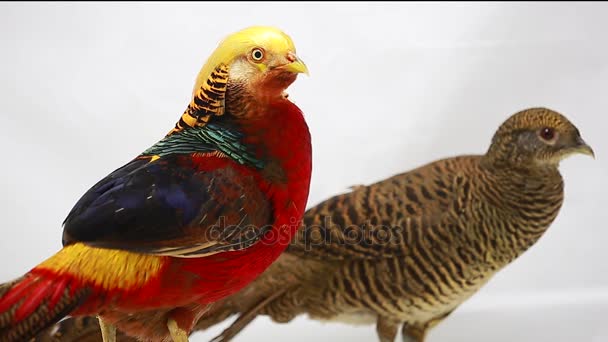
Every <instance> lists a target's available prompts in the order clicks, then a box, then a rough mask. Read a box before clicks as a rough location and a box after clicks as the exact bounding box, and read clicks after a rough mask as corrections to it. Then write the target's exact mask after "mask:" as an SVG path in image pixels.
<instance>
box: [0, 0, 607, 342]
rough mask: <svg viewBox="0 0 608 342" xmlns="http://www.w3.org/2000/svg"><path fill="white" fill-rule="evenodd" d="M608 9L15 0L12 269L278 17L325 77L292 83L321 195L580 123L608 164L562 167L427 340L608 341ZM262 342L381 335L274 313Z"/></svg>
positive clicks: (3, 38)
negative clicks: (550, 204) (508, 131)
mask: <svg viewBox="0 0 608 342" xmlns="http://www.w3.org/2000/svg"><path fill="white" fill-rule="evenodd" d="M607 18H608V5H607V4H574V3H563V4H557V3H553V4H540V3H527V4H525V3H519V4H506V3H500V4H499V3H496V4H489V3H486V4H456V3H451V4H416V3H410V4H405V3H402V4H387V3H385V4H380V3H378V4H373V5H372V4H317V3H307V4H268V3H258V4H244V3H240V4H204V3H200V4H134V3H131V4H92V3H88V4H40V3H38V4H15V3H12V4H11V3H3V4H0V127H1V128H2V133H1V134H0V151H1V158H2V159H1V163H2V164H1V167H0V189H1V190H0V215H1V216H0V217H1V219H2V220H1V222H2V228H1V229H2V231H1V232H2V234H1V237H0V260H2V261H1V267H0V279H1V280H9V279H12V278H14V277H16V276H18V275H20V274H22V273H23V272H25V271H27V270H29V269H30V268H31V267H33V266H35V265H36V264H37V263H38V262H40V261H42V260H43V259H45V258H46V257H48V256H50V255H51V254H52V253H54V252H55V251H57V250H58V249H59V248H60V246H61V222H62V221H63V219H64V218H65V216H66V215H67V213H68V212H69V210H70V209H71V208H72V205H73V204H74V203H75V202H76V201H77V200H78V199H79V198H80V196H81V195H82V194H83V193H84V192H85V191H86V190H87V189H89V187H90V186H92V185H93V184H94V183H95V182H97V181H98V180H99V179H101V178H102V177H104V176H105V175H107V174H108V173H109V172H111V171H113V170H114V169H116V168H117V167H119V166H121V165H123V164H124V163H126V162H127V161H129V160H130V159H131V158H133V157H134V156H136V155H137V154H139V153H140V152H142V151H143V150H145V149H146V148H147V147H149V146H150V145H151V144H153V143H154V142H156V141H157V140H158V139H160V138H161V137H162V136H163V135H164V134H165V133H166V132H167V131H168V130H169V129H170V128H171V127H172V126H173V125H174V123H175V121H176V120H177V119H178V117H179V115H180V114H181V113H182V111H183V109H184V108H185V106H186V105H187V103H188V100H189V96H190V92H191V88H192V85H193V82H194V78H195V76H196V74H197V72H198V71H199V69H200V67H201V65H202V63H204V61H205V59H206V58H207V56H208V55H209V54H210V53H211V51H212V50H213V49H214V48H215V46H216V44H217V42H218V41H219V40H220V39H221V38H223V37H224V36H225V35H227V34H228V33H230V32H233V31H236V30H239V29H241V28H244V27H246V26H250V25H254V24H263V25H276V26H279V27H280V28H282V29H283V30H285V31H286V32H287V33H288V34H290V35H291V36H292V38H293V39H294V41H295V43H296V46H297V48H298V54H299V55H300V57H301V58H302V59H303V60H304V61H305V62H306V63H307V65H308V66H309V68H310V71H311V76H310V77H305V76H304V77H300V78H299V79H298V80H297V81H296V83H295V84H294V85H293V86H292V87H291V88H290V91H289V92H290V95H291V99H293V100H294V101H295V102H296V103H297V104H298V105H299V106H300V107H301V108H302V109H303V111H304V112H305V114H306V118H307V121H308V123H309V125H310V130H311V133H312V136H313V144H314V172H313V179H312V187H311V193H310V201H309V206H312V205H315V204H316V203H319V202H320V201H322V200H323V199H326V198H328V197H329V196H331V195H333V194H336V193H339V192H342V191H345V190H346V189H347V187H348V186H350V185H353V184H368V183H371V182H374V181H377V180H380V179H383V178H386V177H388V176H391V175H393V174H395V173H397V172H402V171H405V170H408V169H410V168H413V167H415V166H418V165H420V164H422V163H426V162H429V161H432V160H434V159H437V158H441V157H445V156H450V155H454V154H464V153H483V152H485V150H486V148H487V146H488V144H489V141H490V138H491V136H492V134H493V133H494V130H495V129H496V128H497V127H498V125H499V124H500V123H502V121H503V120H504V119H506V118H507V117H508V116H509V115H510V114H512V113H514V112H516V111H519V110H521V109H524V108H527V107H530V106H547V107H549V108H552V109H554V110H557V111H560V112H562V113H564V114H565V115H566V116H568V117H569V118H570V119H571V120H572V121H573V122H574V123H575V124H576V125H577V126H578V127H579V129H580V130H581V132H582V135H583V137H584V138H585V139H586V140H587V142H588V143H589V144H590V145H592V146H593V147H594V149H595V151H596V156H597V159H596V160H593V159H591V158H587V157H584V156H575V157H572V158H571V159H569V160H566V161H565V162H564V163H563V164H562V167H561V170H562V173H563V175H564V178H565V181H566V200H565V203H564V206H563V208H562V211H561V213H560V215H559V217H558V219H557V220H556V222H555V223H554V225H553V226H552V227H551V229H550V230H549V231H548V232H547V234H546V235H545V236H544V237H543V238H542V239H541V241H540V242H538V243H537V244H536V245H535V246H534V247H533V248H532V249H531V250H530V251H529V252H527V253H525V254H524V255H523V256H522V257H520V258H519V259H518V260H516V261H515V262H514V263H513V264H511V265H510V266H508V267H507V268H506V269H504V271H502V272H501V273H499V274H498V275H497V276H496V277H495V278H494V279H493V280H492V281H491V282H490V283H489V284H488V285H487V286H486V287H485V288H484V289H483V290H482V291H480V292H479V293H478V294H477V295H475V296H474V297H473V298H472V299H471V300H470V301H468V302H467V303H465V304H464V305H463V306H462V307H461V308H460V309H459V310H457V311H456V313H455V314H454V315H453V316H452V317H450V318H449V319H448V320H446V321H445V322H444V323H442V324H441V325H440V326H439V327H438V328H437V329H436V330H434V331H432V333H431V335H430V338H429V341H430V342H433V341H554V342H558V341H568V342H572V341H594V342H599V341H608V326H606V325H605V324H606V322H605V318H606V317H608V263H607V259H608V248H607V247H606V246H607V243H608V230H607V228H608V227H606V223H607V222H608V214H607V212H608V210H607V209H606V189H607V184H608V180H607V179H608V178H607V177H606V176H607V174H608V162H607V160H608V155H607V154H606V151H607V150H608V138H607V137H606V134H607V129H608V125H607V123H608V120H607V119H606V115H607V113H606V110H607V108H608V38H607V36H606V34H607V33H608V20H607ZM216 332H218V329H214V330H213V331H212V332H207V333H205V334H197V335H195V337H194V338H193V339H192V340H193V341H205V340H208V339H209V338H210V337H211V336H213V335H214V333H216ZM261 338H264V339H266V340H277V341H280V340H286V339H289V340H290V341H309V340H313V339H314V340H316V341H332V340H335V339H340V340H341V339H348V340H350V341H374V340H375V331H374V328H373V327H372V326H364V327H356V328H353V327H350V326H347V325H342V324H321V323H317V322H313V321H310V320H309V319H308V318H306V317H300V318H298V319H296V320H295V321H293V322H292V323H290V324H288V325H279V324H274V323H271V322H270V321H269V320H268V319H266V318H259V319H258V320H256V321H255V322H254V324H253V325H251V326H250V327H249V328H248V329H246V330H245V331H244V332H243V333H242V334H241V335H239V336H238V337H237V341H257V340H260V339H261Z"/></svg>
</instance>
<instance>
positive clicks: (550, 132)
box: [540, 127, 555, 141]
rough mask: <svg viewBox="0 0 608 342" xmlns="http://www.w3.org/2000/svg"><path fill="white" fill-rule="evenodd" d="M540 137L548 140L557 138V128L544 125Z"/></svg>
mask: <svg viewBox="0 0 608 342" xmlns="http://www.w3.org/2000/svg"><path fill="white" fill-rule="evenodd" d="M540 137H541V138H543V139H544V140H546V141H551V140H553V138H555V130H554V129H553V128H551V127H544V128H542V129H541V130H540Z"/></svg>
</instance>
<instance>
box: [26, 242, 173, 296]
mask: <svg viewBox="0 0 608 342" xmlns="http://www.w3.org/2000/svg"><path fill="white" fill-rule="evenodd" d="M162 266H163V257H160V256H154V255H146V254H138V253H131V252H126V251H120V250H113V249H103V248H94V247H89V246H86V245H84V244H82V243H76V244H73V245H70V246H66V247H64V248H63V249H62V250H60V251H59V252H57V254H55V255H53V256H52V257H50V258H48V259H47V260H46V261H44V262H43V263H41V264H40V265H38V266H37V267H36V268H37V269H47V270H50V271H53V272H55V273H57V274H65V273H67V274H71V275H73V276H74V277H76V278H77V279H80V280H81V281H84V282H90V283H92V284H93V285H95V286H98V287H100V288H103V289H106V290H111V289H125V290H132V289H137V288H138V287H141V286H143V285H144V284H146V283H147V282H148V281H149V280H150V279H151V278H153V277H155V276H157V275H158V273H159V272H160V270H161V268H162Z"/></svg>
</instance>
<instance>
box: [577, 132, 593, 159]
mask: <svg viewBox="0 0 608 342" xmlns="http://www.w3.org/2000/svg"><path fill="white" fill-rule="evenodd" d="M574 152H576V153H580V154H585V155H588V156H591V157H593V159H595V153H594V152H593V149H592V148H591V146H589V145H587V143H586V142H585V141H584V140H583V138H581V137H578V138H577V139H576V147H575V148H574Z"/></svg>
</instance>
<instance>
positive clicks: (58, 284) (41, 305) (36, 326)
mask: <svg viewBox="0 0 608 342" xmlns="http://www.w3.org/2000/svg"><path fill="white" fill-rule="evenodd" d="M89 294H90V291H89V289H88V288H82V287H80V288H79V287H76V286H73V285H72V280H71V279H70V278H68V277H65V276H64V277H62V276H56V277H54V276H53V275H50V274H49V275H46V274H44V273H40V272H36V270H35V269H34V270H33V271H31V272H30V273H27V274H26V275H24V276H23V277H21V278H19V279H17V280H15V281H12V282H10V283H6V284H2V285H0V341H1V342H13V341H15V342H16V341H27V340H29V339H30V338H32V337H34V336H36V334H38V333H39V332H40V331H42V330H43V329H45V328H47V327H49V326H51V325H53V324H55V323H57V322H58V321H59V320H61V319H62V318H63V317H65V316H66V315H68V314H69V313H70V312H71V311H72V310H74V309H75V308H76V307H78V306H79V305H80V304H81V303H82V301H84V300H85V299H86V298H87V297H88V295H89Z"/></svg>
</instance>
